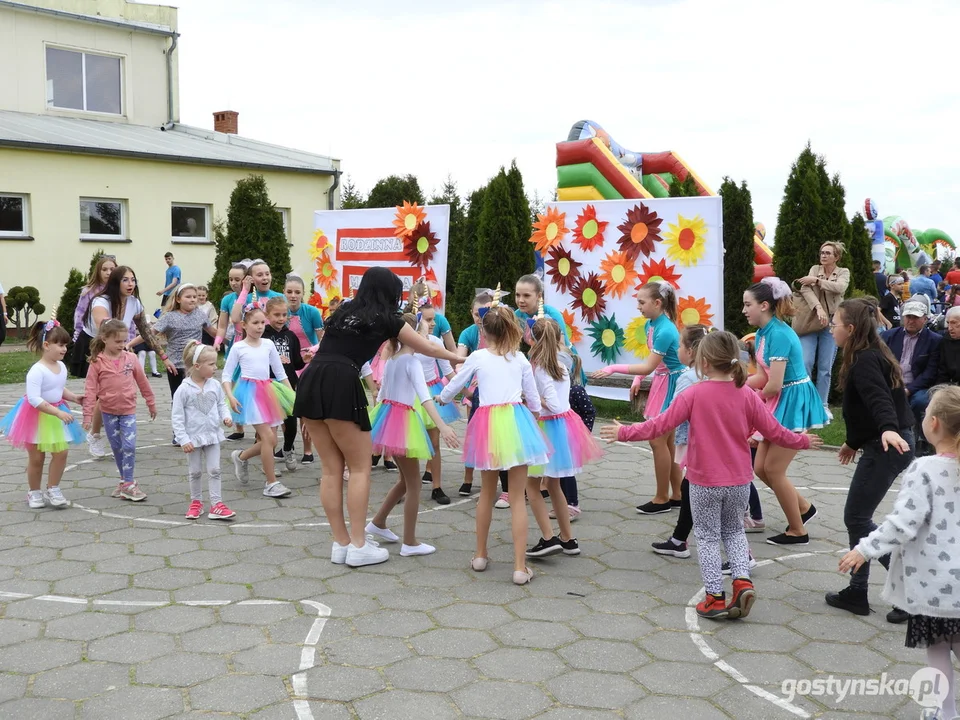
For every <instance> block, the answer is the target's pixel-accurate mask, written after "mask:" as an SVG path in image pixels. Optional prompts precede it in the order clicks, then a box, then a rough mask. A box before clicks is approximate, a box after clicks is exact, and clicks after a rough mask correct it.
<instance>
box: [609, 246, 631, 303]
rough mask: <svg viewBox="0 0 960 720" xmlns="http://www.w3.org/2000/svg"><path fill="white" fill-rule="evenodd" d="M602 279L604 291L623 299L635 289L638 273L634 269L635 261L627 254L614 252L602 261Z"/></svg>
mask: <svg viewBox="0 0 960 720" xmlns="http://www.w3.org/2000/svg"><path fill="white" fill-rule="evenodd" d="M600 273H601V274H600V278H601V279H602V280H603V289H604V290H605V291H606V292H608V293H609V294H611V295H613V297H617V298H619V297H623V295H624V293H626V292H627V290H629V289H630V288H631V287H633V281H634V280H636V279H637V271H636V270H634V269H633V260H631V259H630V258H628V257H627V254H626V253H625V252H616V251H613V252H611V253H610V254H609V255H607V256H606V257H605V258H604V259H603V260H601V261H600Z"/></svg>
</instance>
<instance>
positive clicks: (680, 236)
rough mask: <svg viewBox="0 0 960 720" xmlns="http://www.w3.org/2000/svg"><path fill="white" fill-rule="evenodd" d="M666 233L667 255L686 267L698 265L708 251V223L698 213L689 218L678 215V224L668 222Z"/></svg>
mask: <svg viewBox="0 0 960 720" xmlns="http://www.w3.org/2000/svg"><path fill="white" fill-rule="evenodd" d="M668 227H669V228H670V229H669V230H667V232H666V233H665V244H666V246H667V257H668V258H670V259H671V260H676V261H677V262H678V263H680V264H681V265H683V266H685V267H690V266H691V265H696V264H697V263H698V262H700V260H702V259H703V256H704V255H706V252H707V223H706V222H704V220H703V218H702V217H700V216H699V215H697V216H696V217H694V218H691V219H687V218H685V217H684V216H683V215H678V216H677V224H676V225H674V224H673V223H668Z"/></svg>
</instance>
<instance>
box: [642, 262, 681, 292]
mask: <svg viewBox="0 0 960 720" xmlns="http://www.w3.org/2000/svg"><path fill="white" fill-rule="evenodd" d="M675 269H676V265H667V263H666V261H665V260H651V261H650V262H645V263H643V273H642V274H641V275H640V277H639V279H638V280H637V290H639V289H640V288H641V287H643V286H644V285H646V284H647V283H652V282H665V283H670V284H671V285H673V287H674V288H676V289H677V290H679V289H680V283H679V280H680V278H681V277H682V276H681V275H680V274H679V273H677V272H675Z"/></svg>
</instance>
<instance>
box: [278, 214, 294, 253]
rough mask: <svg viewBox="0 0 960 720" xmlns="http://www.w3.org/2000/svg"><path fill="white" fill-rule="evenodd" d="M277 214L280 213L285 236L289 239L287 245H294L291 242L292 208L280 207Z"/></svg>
mask: <svg viewBox="0 0 960 720" xmlns="http://www.w3.org/2000/svg"><path fill="white" fill-rule="evenodd" d="M277 212H278V213H280V220H281V221H282V222H283V234H284V237H286V238H287V244H288V245H292V242H291V240H290V208H286V207H278V208H277Z"/></svg>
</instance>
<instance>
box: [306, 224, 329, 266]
mask: <svg viewBox="0 0 960 720" xmlns="http://www.w3.org/2000/svg"><path fill="white" fill-rule="evenodd" d="M332 247H333V245H331V244H330V238H328V237H327V236H326V235H325V234H324V232H323V230H320V229H317V230H314V231H313V242H312V243H311V244H310V259H311V260H319V259H320V256H321V255H323V254H324V253H325V252H327V251H328V250H330V248H332Z"/></svg>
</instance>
